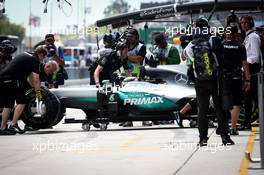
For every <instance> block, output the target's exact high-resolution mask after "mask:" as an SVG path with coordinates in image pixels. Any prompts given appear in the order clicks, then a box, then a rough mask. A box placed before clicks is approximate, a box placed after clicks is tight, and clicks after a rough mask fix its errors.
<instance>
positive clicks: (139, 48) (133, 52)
mask: <svg viewBox="0 0 264 175" xmlns="http://www.w3.org/2000/svg"><path fill="white" fill-rule="evenodd" d="M146 53H147V51H146V46H145V45H144V44H142V43H138V44H137V45H136V46H135V47H134V48H132V49H129V50H128V56H137V55H140V56H142V57H143V58H145V55H146ZM142 64H143V61H142V62H141V63H140V64H139V63H132V62H130V61H128V65H129V69H130V72H131V73H132V75H135V76H136V77H138V76H139V73H140V72H139V66H140V65H142Z"/></svg>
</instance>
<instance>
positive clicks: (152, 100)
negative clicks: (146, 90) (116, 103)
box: [124, 97, 164, 106]
mask: <svg viewBox="0 0 264 175" xmlns="http://www.w3.org/2000/svg"><path fill="white" fill-rule="evenodd" d="M159 103H164V101H163V97H144V98H125V99H124V105H131V106H132V105H141V104H159Z"/></svg>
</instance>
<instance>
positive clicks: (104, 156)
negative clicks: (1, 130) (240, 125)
mask: <svg viewBox="0 0 264 175" xmlns="http://www.w3.org/2000/svg"><path fill="white" fill-rule="evenodd" d="M73 116H74V117H79V118H82V117H84V113H82V112H81V111H79V110H73V109H67V117H73ZM184 124H185V125H186V126H187V125H188V121H185V123H184ZM20 125H21V126H23V124H22V123H20ZM209 134H210V139H209V146H208V147H203V148H200V149H199V148H197V147H196V144H197V142H198V131H197V128H192V129H191V128H184V129H180V128H178V127H177V125H176V124H175V125H159V126H152V127H142V126H141V122H134V127H132V128H123V127H120V126H118V124H110V125H109V127H108V130H107V131H100V130H98V129H95V128H93V127H91V131H88V132H87V131H83V130H82V129H81V125H80V124H68V125H66V124H62V123H60V124H58V125H57V126H55V127H54V128H53V129H46V130H39V131H34V132H27V133H25V134H23V135H15V136H1V138H0V155H1V159H0V172H1V174H5V175H6V174H8V175H9V174H10V175H11V174H14V175H17V174H19V175H22V174H28V173H30V174H38V175H46V174H64V175H66V174H69V175H70V174H92V175H108V174H114V175H130V174H131V175H132V174H133V175H134V174H144V175H153V174H154V175H161V174H162V175H173V174H184V175H186V174H187V175H188V174H190V175H191V174H208V175H209V174H214V175H216V174H219V175H220V174H221V175H222V174H238V173H239V171H240V169H241V160H242V158H243V156H244V150H245V149H246V145H247V143H248V138H249V134H250V132H246V131H244V132H240V135H239V136H237V137H234V140H235V142H236V145H235V146H226V147H223V146H221V140H220V137H219V136H216V135H215V129H214V128H211V129H210V130H209ZM243 166H244V165H243ZM244 168H245V167H244ZM246 168H247V167H246ZM246 170H247V169H246ZM246 172H248V170H247V171H246ZM253 172H254V173H253V174H256V172H257V173H259V174H263V170H260V171H256V170H254V171H253Z"/></svg>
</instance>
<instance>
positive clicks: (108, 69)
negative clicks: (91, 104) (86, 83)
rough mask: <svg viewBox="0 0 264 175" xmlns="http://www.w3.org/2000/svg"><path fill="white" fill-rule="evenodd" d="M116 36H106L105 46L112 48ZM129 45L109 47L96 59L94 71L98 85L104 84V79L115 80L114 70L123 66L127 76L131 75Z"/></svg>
mask: <svg viewBox="0 0 264 175" xmlns="http://www.w3.org/2000/svg"><path fill="white" fill-rule="evenodd" d="M113 41H114V38H113V36H112V35H111V34H110V35H105V36H104V44H105V48H111V47H112V44H113ZM127 52H128V50H127V47H124V48H120V50H114V49H107V51H106V50H105V51H104V53H101V54H100V51H99V59H98V60H97V61H96V64H97V66H96V68H95V71H94V75H93V78H94V82H95V84H96V86H97V87H99V86H100V85H102V81H103V80H110V82H111V83H114V82H115V78H113V75H114V72H115V71H117V70H119V69H120V68H121V67H122V66H123V68H124V69H125V74H126V76H131V73H130V70H129V66H128V62H127Z"/></svg>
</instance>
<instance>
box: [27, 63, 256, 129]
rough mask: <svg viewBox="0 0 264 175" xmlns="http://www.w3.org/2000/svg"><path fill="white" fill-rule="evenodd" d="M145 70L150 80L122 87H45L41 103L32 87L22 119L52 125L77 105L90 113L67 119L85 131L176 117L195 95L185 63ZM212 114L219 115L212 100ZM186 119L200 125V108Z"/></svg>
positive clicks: (36, 123)
mask: <svg viewBox="0 0 264 175" xmlns="http://www.w3.org/2000/svg"><path fill="white" fill-rule="evenodd" d="M141 72H144V77H147V78H146V79H145V78H143V79H141V80H134V79H135V78H128V79H125V80H124V81H123V83H125V84H124V85H123V86H122V87H119V86H112V84H109V83H107V82H105V83H104V86H103V87H101V88H96V87H95V86H91V85H87V86H85V87H79V88H75V87H66V88H59V89H51V90H48V89H46V88H44V87H42V95H43V101H41V102H36V98H35V92H34V90H30V91H29V92H28V103H27V105H26V108H25V110H24V113H23V116H22V120H23V121H24V123H25V124H26V125H28V126H31V127H33V128H36V129H40V128H42V129H44V128H49V127H51V126H54V125H56V124H58V123H59V122H60V121H61V120H62V119H63V118H64V116H65V112H66V108H75V109H80V110H82V111H83V112H84V113H85V114H86V117H85V119H81V120H80V119H75V118H67V119H65V120H64V123H82V128H83V129H84V130H90V126H91V125H94V124H97V126H99V127H100V129H101V130H106V129H107V125H108V124H109V122H124V121H164V120H165V121H166V120H167V121H169V120H175V112H176V111H179V110H180V109H181V108H182V107H183V106H184V105H185V104H186V103H187V102H189V101H190V100H191V99H192V98H195V90H194V85H193V83H192V82H191V81H190V80H189V79H188V77H187V75H186V72H187V67H186V66H185V65H164V66H158V67H155V68H153V67H146V68H145V69H144V70H141ZM128 80H129V81H128ZM132 80H133V81H132ZM257 110H258V109H257V107H256V106H254V109H253V111H254V114H255V115H254V116H253V117H252V122H253V121H255V120H256V119H257ZM243 111H244V110H243V108H242V112H241V115H240V120H243V116H244V115H243ZM208 115H209V116H210V117H211V119H214V118H215V113H214V109H213V104H212V103H211V108H210V110H209V112H208ZM184 119H187V120H189V121H190V126H191V127H195V126H197V109H196V108H195V109H192V110H191V111H189V112H188V113H187V115H186V117H185V118H184ZM99 124H100V125H99Z"/></svg>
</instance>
